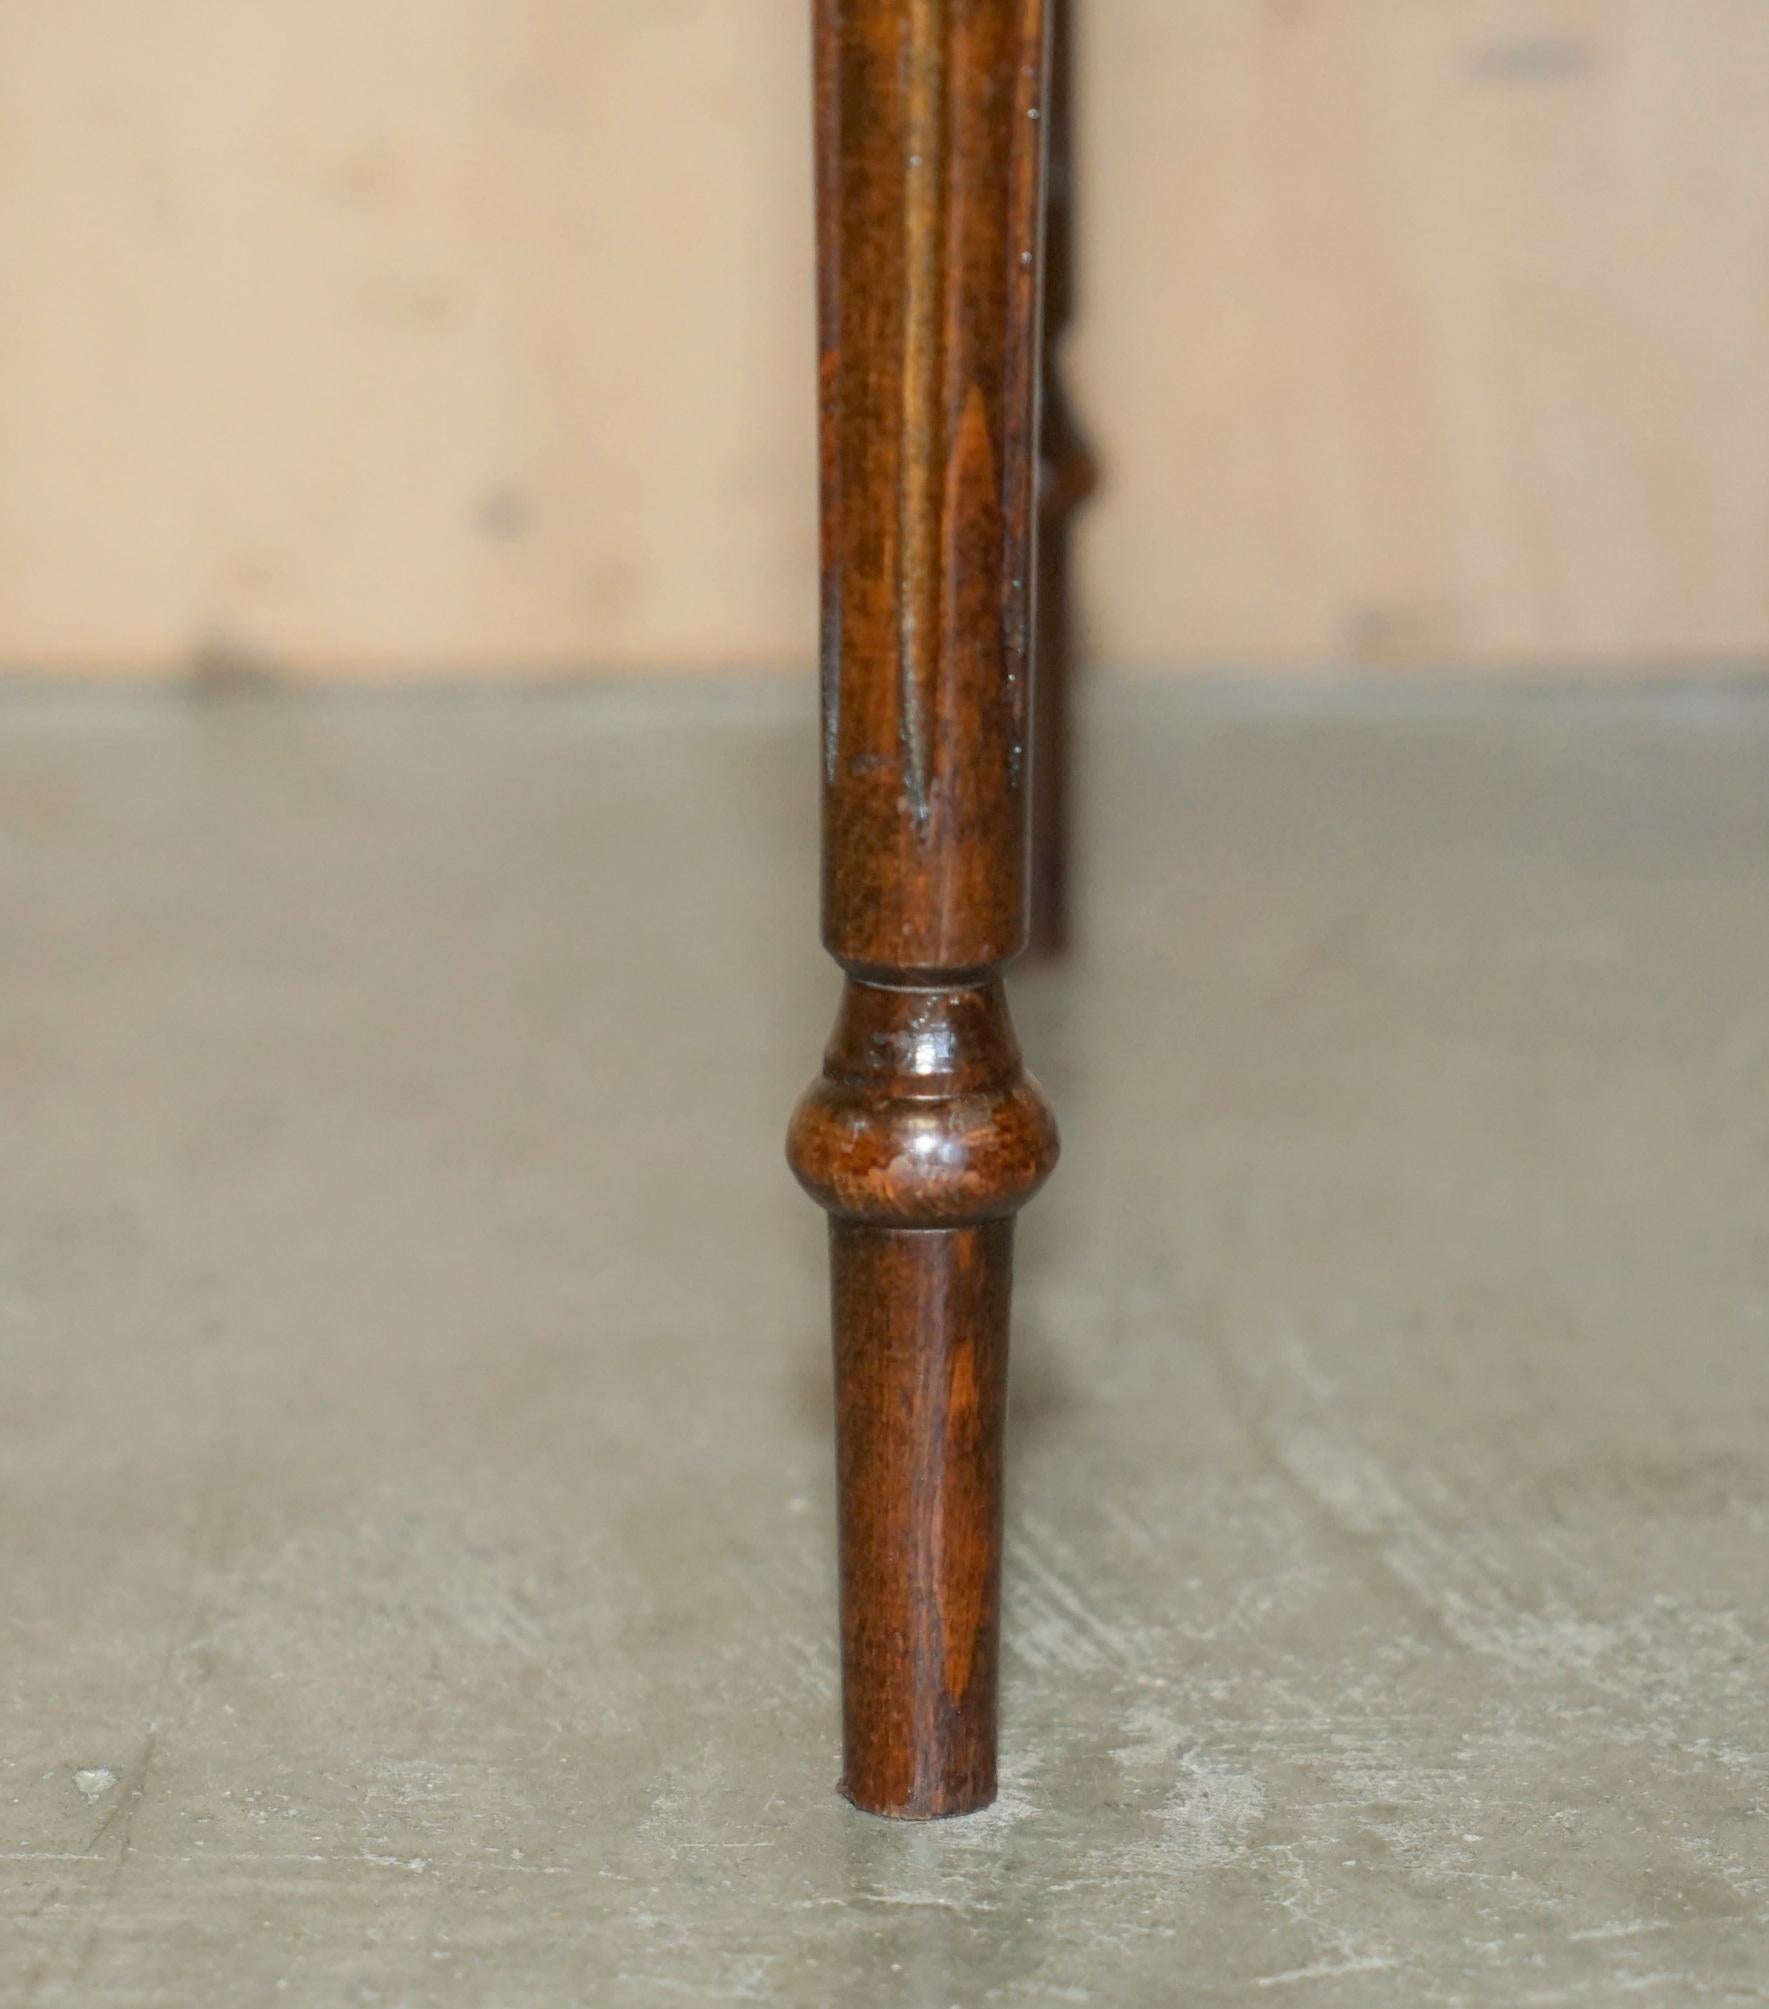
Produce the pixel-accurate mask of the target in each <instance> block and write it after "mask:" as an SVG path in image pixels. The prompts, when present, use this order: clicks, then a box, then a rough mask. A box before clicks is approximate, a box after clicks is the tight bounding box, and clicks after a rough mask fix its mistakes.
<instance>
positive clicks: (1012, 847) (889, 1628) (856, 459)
mask: <svg viewBox="0 0 1769 2009" xmlns="http://www.w3.org/2000/svg"><path fill="white" fill-rule="evenodd" d="M1045 25H1046V24H1045V0H816V42H817V160H818V177H817V181H818V248H819V320H820V327H821V371H822V442H823V447H822V488H823V861H824V874H823V939H824V944H825V946H826V947H827V948H828V949H829V951H830V953H831V954H832V955H833V956H834V957H835V958H836V960H837V961H838V962H839V963H841V965H842V966H843V968H844V969H845V971H846V972H847V983H846V986H845V989H844V992H843V999H842V1007H841V1013H840V1016H839V1018H838V1020H837V1024H836V1029H835V1032H834V1034H833V1035H832V1037H831V1039H830V1043H829V1047H828V1050H827V1052H826V1054H825V1056H824V1071H823V1074H822V1076H821V1078H820V1079H819V1080H818V1081H817V1082H816V1083H814V1084H813V1086H812V1087H811V1089H810V1090H809V1091H808V1092H807V1094H806V1095H805V1097H804V1098H803V1100H802V1101H801V1102H800V1104H799V1107H798V1110H797V1111H796V1112H795V1114H794V1117H793V1123H792V1129H791V1132H790V1135H789V1138H788V1146H787V1148H788V1156H789V1158H790V1160H791V1163H792V1166H793V1169H794V1171H795V1172H796V1173H797V1174H798V1177H799V1179H800V1181H801V1182H802V1183H803V1184H804V1186H805V1187H806V1189H807V1190H808V1191H809V1192H810V1193H811V1194H812V1196H813V1197H814V1198H815V1199H816V1200H818V1201H819V1202H820V1203H821V1204H822V1205H823V1206H824V1207H825V1208H826V1209H827V1210H828V1211H829V1213H830V1216H831V1229H830V1248H831V1259H832V1275H833V1291H834V1294H833V1305H834V1321H835V1365H836V1411H837V1425H838V1427H837V1442H838V1471H839V1480H840V1494H841V1557H842V1668H843V1709H842V1720H843V1745H844V1766H843V1780H842V1784H843V1790H844V1791H845V1792H846V1793H847V1794H848V1796H849V1798H850V1799H852V1800H853V1801H854V1802H855V1804H856V1805H857V1806H860V1807H863V1808H866V1809H867V1810H868V1811H870V1812H874V1813H881V1814H892V1815H897V1816H900V1817H903V1818H908V1819H928V1818H932V1817H935V1816H939V1815H945V1814H960V1813H966V1812H969V1811H972V1810H973V1809H975V1808H978V1807H982V1806H986V1805H987V1804H988V1803H989V1801H990V1800H991V1799H992V1798H993V1796H994V1792H995V1749H996V1686H997V1676H996V1669H997V1657H998V1656H997V1634H998V1629H999V1622H1000V1621H999V1608H1000V1599H999V1585H1000V1572H1001V1427H1002V1403H1003V1393H1004V1388H1005V1376H1006V1366H1007V1315H1008V1299H1009V1288H1010V1274H1011V1264H1012V1221H1011V1217H1012V1215H1013V1214H1014V1212H1015V1211H1016V1210H1017V1209H1018V1208H1019V1207H1020V1206H1021V1205H1023V1204H1024V1202H1025V1201H1026V1200H1027V1199H1029V1198H1030V1197H1031V1195H1032V1193H1033V1192H1035V1191H1036V1190H1037V1188H1038V1186H1039V1185H1041V1184H1042V1182H1043V1181H1044V1179H1045V1178H1046V1177H1047V1175H1048V1174H1049V1172H1050V1169H1051V1167H1052V1165H1053V1164H1054V1163H1055V1160H1056V1151H1057V1141H1056V1129H1055V1125H1054V1124H1053V1122H1052V1120H1051V1116H1050V1111H1049V1108H1048V1106H1047V1105H1046V1103H1045V1102H1044V1099H1043V1097H1042V1096H1041V1095H1040V1094H1039V1092H1038V1090H1037V1087H1036V1086H1035V1084H1034V1083H1033V1082H1032V1081H1031V1079H1030V1078H1029V1077H1028V1076H1027V1075H1026V1073H1025V1071H1024V1069H1023V1067H1022V1066H1021V1062H1020V1054H1019V1048H1018V1045H1017V1043H1016V1041H1015V1039H1014V1034H1013V1027H1012V1024H1011V1022H1010V1020H1009V1017H1008V1011H1007V1000H1006V996H1005V993H1004V992H1003V990H1002V987H1001V982H1000V979H999V975H998V972H999V969H1000V966H1001V965H1002V964H1003V963H1005V962H1006V961H1007V960H1008V959H1009V958H1010V957H1012V956H1013V955H1015V954H1016V953H1017V952H1018V951H1019V950H1020V949H1021V948H1022V947H1023V946H1024V943H1025V933H1026V888H1025V882H1026V868H1027V811H1028V806H1029V797H1030V759H1029V748H1028V735H1029V730H1030V717H1031V690H1030V674H1031V662H1030V641H1031V627H1032V619H1033V569H1032V568H1033V559H1034V551H1033V545H1034V521H1035V515H1036V497H1037V481H1038V453H1037V441H1038V432H1037V425H1038V395H1037V393H1038V370H1039V360H1040V358H1039V340H1038V328H1039V314H1040V304H1041V301H1040V287H1041V249H1042V246H1041V201H1042V188H1041V183H1042V174H1043V156H1044V146H1043V135H1044V119H1045V104H1044V97H1043V90H1044V82H1045V63H1046V47H1045Z"/></svg>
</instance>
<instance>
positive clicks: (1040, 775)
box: [1031, 0, 1098, 955]
mask: <svg viewBox="0 0 1769 2009" xmlns="http://www.w3.org/2000/svg"><path fill="white" fill-rule="evenodd" d="M1051 12H1052V22H1053V25H1052V31H1051V59H1050V88H1049V92H1048V102H1047V110H1046V115H1045V116H1046V123H1047V125H1048V128H1049V134H1048V145H1049V159H1048V165H1047V168H1046V172H1045V191H1046V195H1045V254H1044V255H1045V265H1044V419H1043V426H1042V431H1041V436H1040V440H1039V452H1040V464H1039V484H1038V486H1039V496H1038V508H1039V522H1038V611H1037V639H1036V645H1035V647H1034V650H1033V660H1034V662H1035V664H1036V669H1037V673H1036V677H1035V680H1034V681H1035V686H1036V701H1035V703H1034V705H1033V712H1032V721H1033V726H1032V920H1031V936H1032V940H1031V946H1032V948H1033V949H1034V950H1035V951H1037V952H1038V953H1039V954H1041V955H1056V954H1060V953H1061V951H1062V950H1063V949H1064V948H1066V947H1067V946H1068V941H1069V934H1070V925H1071V911H1072V910H1071V904H1070V893H1069V878H1070V869H1069V868H1070V864H1071V861H1072V859H1073V856H1074V839H1073V835H1072V828H1071V817H1070V809H1069V804H1070V797H1071V790H1072V785H1073V778H1074V752H1073V742H1072V736H1071V733H1070V729H1069V728H1070V721H1071V718H1072V716H1073V712H1074V697H1075V680H1076V676H1077V672H1078V664H1077V660H1076V654H1075V620H1074V607H1073V600H1072V596H1071V593H1070V575H1071V558H1070V546H1071V536H1070V529H1069V519H1070V517H1071V516H1072V515H1073V514H1074V512H1075V511H1076V510H1077V509H1079V508H1080V506H1081V505H1082V503H1084V502H1085V501H1086V500H1087V498H1088V497H1089V496H1090V495H1091V494H1092V493H1093V490H1094V486H1095V484H1096V482H1097V480H1098V470H1097V468H1096V466H1095V463H1094V459H1093V455H1092V453H1091V451H1090V450H1089V448H1088V445H1087V442H1086V440H1085V439H1084V437H1083V436H1082V433H1081V430H1080V427H1079V426H1078V424H1077V423H1076V419H1075V413H1074V408H1073V407H1072V406H1071V404H1070V402H1069V398H1068V393H1067V390H1066V388H1065V385H1064V381H1063V376H1062V371H1061V367H1060V352H1061V347H1062V340H1063V336H1064V334H1065V332H1066V331H1067V329H1068V326H1069V323H1070V321H1071V320H1072V319H1073V318H1074V311H1075V165H1074V164H1075V141H1074V102H1075V62H1074V44H1073V32H1074V12H1075V10H1074V6H1073V4H1072V0H1051Z"/></svg>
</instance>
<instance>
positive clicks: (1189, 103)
mask: <svg viewBox="0 0 1769 2009" xmlns="http://www.w3.org/2000/svg"><path fill="white" fill-rule="evenodd" d="M805 14H806V5H805V4H804V0H56V4H54V5H50V4H47V0H0V664H16V665H38V666H41V665H51V666H76V665H79V666H88V665H101V666H106V667H122V668H153V667H161V666H169V665H179V664H183V663H187V662H189V661H191V660H192V659H193V658H194V659H198V660H201V659H205V658H214V657H217V656H219V657H228V658H231V657H245V658H249V659H261V660H263V661H264V662H266V663H267V664H273V665H279V666H284V667H288V668H292V669H299V670H316V671H327V672H331V671H340V670H349V669H353V668H367V669H374V670H378V671H388V670H397V671H405V670H422V669H432V668H441V669H448V670H460V669H487V670H493V669H495V670H526V671H534V670H536V669H544V668H551V667H559V668H581V667H631V666H635V665H657V666H677V665H681V666H698V665H707V664H714V663H732V662H736V663H778V664H781V665H789V664H798V663H802V662H804V661H805V660H806V659H807V657H808V655H809V653H810V649H811V646H812V636H813V633H814V622H813V612H812V596H813V581H812V547H813V520H812V497H811V483H812V468H813V457H812V443H811V388H810V385H811V328H810V319H809V298H810V256H811V252H810V217H809V192H808V167H807V147H808V139H807V132H806V125H807V117H808V113H807V89H806V71H807V64H808V57H807V34H806V23H805ZM1080 18H1081V35H1080V45H1081V49H1080V52H1081V71H1082V76H1081V86H1082V118H1083V141H1084V181H1083V194H1084V213H1083V232H1084V236H1083V249H1084V269H1083V306H1084V318H1083V320H1082V323H1081V324H1080V326H1079V327H1078V329H1077V331H1076V335H1075V339H1074V343H1073V348H1072V358H1073V376H1074V379H1075V382H1076V386H1077V389H1078V392H1079V397H1080V402H1081V404H1082V407H1083V409H1084V411H1085V413H1086V414H1087V416H1088V420H1089V423H1090V425H1091V428H1092V430H1093V432H1094V435H1095V437H1096V439H1097V441H1098V444H1099V446H1100V450H1101V453H1102V457H1103V458H1104V460H1105V462H1106V465H1107V469H1108V477H1109V478H1108V484H1107V487H1106V488H1105V490H1104V491H1103V493H1102V495H1101V497H1100V499H1099V501H1098V502H1097V503H1096V504H1095V506H1094V508H1093V510H1092V513H1091V516H1090V520H1089V525H1088V529H1087V532H1086V536H1085V540H1084V549H1083V563H1084V594H1085V607H1086V613H1087V620H1088V625H1089V629H1090V633H1091V638H1092V643H1093V647H1094V649H1095V652H1096V653H1097V654H1099V655H1101V656H1103V657H1105V658H1109V659H1111V660H1115V661H1119V662H1124V663H1130V664H1141V665H1176V666H1183V665H1187V664H1194V663H1199V662H1207V663H1211V664H1222V663H1231V664H1243V663H1244V664H1259V663H1267V662H1277V663H1284V664H1296V663H1302V664H1312V663H1316V662H1347V661H1351V662H1359V661H1371V660H1373V661H1377V662H1381V663H1388V664H1394V665H1396V666H1407V667H1413V666H1419V667H1431V666H1433V665H1436V664H1441V663H1453V664H1466V663H1469V662H1478V663H1491V664H1494V665H1525V666H1545V667H1561V666H1564V665H1567V664H1577V665H1583V666H1614V667H1618V668H1629V669H1631V668H1633V667H1635V666H1637V665H1639V664H1642V663H1644V662H1646V661H1648V660H1649V659H1652V658H1657V657H1664V656H1670V657H1673V658H1675V659H1677V660H1678V661H1680V662H1683V663H1687V664H1691V665H1695V664H1705V663H1708V662H1711V661H1712V660H1713V659H1714V658H1715V657H1724V658H1729V659H1739V658H1754V657H1758V656H1763V655H1766V654H1769V136H1766V133H1769V129H1766V125H1765V117H1764V107H1765V106H1766V105H1769V5H1765V4H1764V0H1430V4H1427V3H1426V0H1080Z"/></svg>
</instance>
